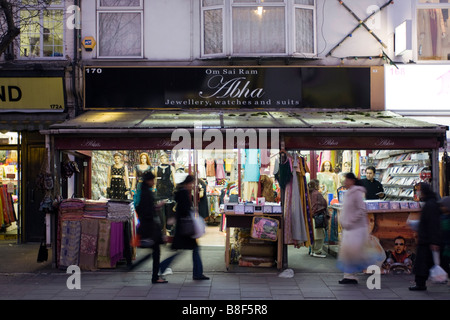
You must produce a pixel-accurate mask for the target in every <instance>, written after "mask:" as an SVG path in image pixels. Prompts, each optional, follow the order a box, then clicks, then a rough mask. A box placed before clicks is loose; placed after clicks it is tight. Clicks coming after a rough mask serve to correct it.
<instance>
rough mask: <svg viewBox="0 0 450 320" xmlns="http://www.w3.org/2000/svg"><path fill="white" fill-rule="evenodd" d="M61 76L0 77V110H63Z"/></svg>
mask: <svg viewBox="0 0 450 320" xmlns="http://www.w3.org/2000/svg"><path fill="white" fill-rule="evenodd" d="M64 106H65V105H64V84H63V78H62V77H30V78H28V77H27V78H25V77H23V78H14V77H11V78H2V77H0V111H22V112H24V111H60V112H62V111H64Z"/></svg>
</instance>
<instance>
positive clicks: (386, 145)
mask: <svg viewBox="0 0 450 320" xmlns="http://www.w3.org/2000/svg"><path fill="white" fill-rule="evenodd" d="M284 141H285V148H286V149H311V150H320V149H325V150H329V149H392V150H395V149H405V148H407V149H409V148H410V149H436V148H439V141H438V140H437V139H436V138H426V137H380V136H377V137H375V136H364V135H363V134H358V136H341V137H339V136H334V137H328V136H327V137H320V136H315V137H311V136H306V135H305V136H285V137H284Z"/></svg>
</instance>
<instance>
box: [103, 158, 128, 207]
mask: <svg viewBox="0 0 450 320" xmlns="http://www.w3.org/2000/svg"><path fill="white" fill-rule="evenodd" d="M107 181H108V186H107V187H108V188H107V196H108V198H111V199H126V198H127V194H128V193H129V190H130V182H129V179H128V169H127V167H126V166H124V164H123V157H122V154H120V153H115V154H114V164H113V165H112V166H111V167H109V170H108V179H107Z"/></svg>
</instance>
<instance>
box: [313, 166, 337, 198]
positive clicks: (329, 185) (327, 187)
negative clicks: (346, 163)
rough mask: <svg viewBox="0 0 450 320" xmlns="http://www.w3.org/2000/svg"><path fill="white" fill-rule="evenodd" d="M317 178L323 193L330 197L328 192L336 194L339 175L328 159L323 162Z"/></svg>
mask: <svg viewBox="0 0 450 320" xmlns="http://www.w3.org/2000/svg"><path fill="white" fill-rule="evenodd" d="M317 179H318V180H319V182H320V186H321V189H322V194H323V195H324V197H325V199H328V193H332V194H333V195H336V188H337V187H336V186H337V175H336V173H334V171H333V165H332V164H331V162H330V161H328V160H326V161H324V162H323V163H322V166H321V169H320V172H319V173H317Z"/></svg>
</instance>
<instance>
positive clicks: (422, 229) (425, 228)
mask: <svg viewBox="0 0 450 320" xmlns="http://www.w3.org/2000/svg"><path fill="white" fill-rule="evenodd" d="M419 187H420V190H418V193H419V194H418V195H419V199H420V200H421V201H423V202H425V205H424V206H423V208H422V213H421V215H420V221H419V229H418V231H417V248H416V260H415V261H414V266H413V273H414V274H415V279H414V280H415V282H416V284H415V285H414V286H411V287H409V290H412V291H424V290H427V286H426V281H427V280H428V276H429V271H430V269H431V267H432V266H433V265H434V261H433V251H435V252H436V251H437V252H439V251H440V242H441V209H440V206H439V203H438V198H437V195H436V194H435V193H434V192H433V190H432V189H431V186H430V185H429V184H428V183H424V182H421V183H420V184H419Z"/></svg>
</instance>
